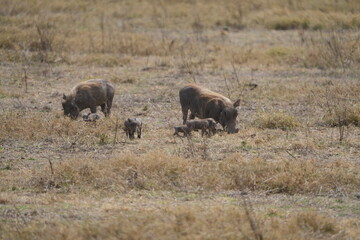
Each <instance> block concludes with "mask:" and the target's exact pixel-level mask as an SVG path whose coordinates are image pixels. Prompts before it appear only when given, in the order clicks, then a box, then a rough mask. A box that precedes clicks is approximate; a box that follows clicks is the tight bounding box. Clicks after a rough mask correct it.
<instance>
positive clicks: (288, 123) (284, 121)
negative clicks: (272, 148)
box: [255, 112, 300, 131]
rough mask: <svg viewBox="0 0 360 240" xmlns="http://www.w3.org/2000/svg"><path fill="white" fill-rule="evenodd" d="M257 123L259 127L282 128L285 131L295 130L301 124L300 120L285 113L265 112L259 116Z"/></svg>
mask: <svg viewBox="0 0 360 240" xmlns="http://www.w3.org/2000/svg"><path fill="white" fill-rule="evenodd" d="M255 124H256V125H257V127H259V128H270V129H281V130H284V131H287V130H293V129H295V128H296V127H299V126H300V123H299V121H298V120H297V119H296V118H295V117H293V116H290V115H287V114H285V113H281V112H276V113H265V114H262V115H260V116H258V117H257V119H256V120H255Z"/></svg>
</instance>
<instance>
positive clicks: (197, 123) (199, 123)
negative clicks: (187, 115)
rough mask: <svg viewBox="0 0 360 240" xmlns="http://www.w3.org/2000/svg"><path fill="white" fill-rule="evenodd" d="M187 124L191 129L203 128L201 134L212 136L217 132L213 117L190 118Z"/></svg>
mask: <svg viewBox="0 0 360 240" xmlns="http://www.w3.org/2000/svg"><path fill="white" fill-rule="evenodd" d="M186 126H187V127H188V128H189V129H190V131H197V130H201V136H204V134H207V135H208V136H211V135H212V134H215V133H216V122H215V120H214V119H212V118H205V119H195V120H188V121H186Z"/></svg>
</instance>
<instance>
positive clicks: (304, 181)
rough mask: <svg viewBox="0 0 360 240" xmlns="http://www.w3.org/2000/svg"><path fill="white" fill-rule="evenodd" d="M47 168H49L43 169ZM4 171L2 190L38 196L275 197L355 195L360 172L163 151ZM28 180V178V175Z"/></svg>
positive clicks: (339, 165)
mask: <svg viewBox="0 0 360 240" xmlns="http://www.w3.org/2000/svg"><path fill="white" fill-rule="evenodd" d="M44 164H45V165H44ZM41 165H42V166H41V167H39V165H35V166H34V167H29V168H28V169H23V170H20V171H19V173H18V174H16V175H18V176H19V178H17V177H14V172H13V171H5V172H4V174H3V175H4V176H3V182H2V186H1V188H2V190H4V191H6V190H9V188H14V187H15V188H16V189H33V190H34V191H37V192H43V191H49V190H56V191H61V192H68V191H72V192H77V191H81V192H82V191H91V190H97V191H106V192H112V191H114V192H127V191H130V190H152V191H194V190H196V189H202V190H206V191H227V190H251V191H254V190H257V191H259V190H261V191H267V192H271V193H279V192H282V193H289V194H295V193H320V192H321V193H328V194H329V193H339V192H340V193H341V194H350V193H352V192H354V191H355V192H356V191H357V186H358V185H359V184H360V178H359V176H358V175H357V172H358V171H359V170H360V169H359V166H358V165H356V164H351V163H345V162H342V161H337V162H334V163H320V162H318V161H315V160H310V159H309V160H296V159H293V160H291V161H289V160H279V161H266V160H263V159H244V158H243V157H242V156H241V155H239V154H234V155H232V156H229V157H228V158H226V159H223V160H222V161H220V162H219V161H215V162H214V161H207V160H205V161H204V160H198V159H184V158H181V157H175V156H172V155H168V154H165V153H162V152H149V153H148V154H146V155H140V156H137V155H134V154H126V155H119V156H115V157H110V158H107V159H103V160H101V161H99V160H98V159H97V158H94V157H92V156H91V155H89V154H84V155H80V156H77V157H76V158H74V159H69V160H63V161H61V162H59V163H58V162H57V161H56V162H54V163H53V169H54V174H52V172H51V169H50V167H49V165H48V164H47V163H45V162H43V163H42V164H41ZM25 176H26V177H25Z"/></svg>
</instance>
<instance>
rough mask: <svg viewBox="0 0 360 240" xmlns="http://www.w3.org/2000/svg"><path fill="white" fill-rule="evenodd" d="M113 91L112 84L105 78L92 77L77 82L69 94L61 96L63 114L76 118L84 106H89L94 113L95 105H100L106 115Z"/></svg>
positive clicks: (107, 114)
mask: <svg viewBox="0 0 360 240" xmlns="http://www.w3.org/2000/svg"><path fill="white" fill-rule="evenodd" d="M114 93H115V91H114V86H113V85H112V84H111V83H110V82H109V81H107V80H103V79H92V80H88V81H86V82H82V83H79V84H78V85H76V86H75V87H74V88H73V89H72V90H71V93H70V94H69V95H67V96H66V95H65V94H64V96H63V99H64V101H63V102H62V106H63V109H64V115H67V116H68V115H69V116H70V117H71V118H72V119H76V118H77V117H78V116H79V113H80V111H82V110H84V109H85V108H90V111H91V113H96V107H97V106H101V111H102V112H103V113H104V114H105V116H106V117H107V116H109V114H110V109H111V106H112V101H113V98H114Z"/></svg>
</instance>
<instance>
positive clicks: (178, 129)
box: [174, 125, 191, 137]
mask: <svg viewBox="0 0 360 240" xmlns="http://www.w3.org/2000/svg"><path fill="white" fill-rule="evenodd" d="M174 129H175V132H174V136H175V135H176V136H179V137H180V134H179V133H180V132H181V133H184V135H183V136H184V137H185V136H190V132H191V130H190V129H189V128H188V127H187V126H185V125H182V126H177V127H174Z"/></svg>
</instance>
